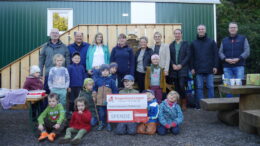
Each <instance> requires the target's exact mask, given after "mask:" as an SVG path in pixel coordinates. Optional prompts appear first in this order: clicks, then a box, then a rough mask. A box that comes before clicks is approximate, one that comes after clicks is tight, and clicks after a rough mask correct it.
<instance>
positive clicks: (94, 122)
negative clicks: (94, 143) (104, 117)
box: [90, 117, 98, 127]
mask: <svg viewBox="0 0 260 146" xmlns="http://www.w3.org/2000/svg"><path fill="white" fill-rule="evenodd" d="M97 123H98V120H97V118H96V117H92V118H91V121H90V124H91V126H93V127H94V126H96V125H97Z"/></svg>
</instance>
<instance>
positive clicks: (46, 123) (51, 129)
mask: <svg viewBox="0 0 260 146" xmlns="http://www.w3.org/2000/svg"><path fill="white" fill-rule="evenodd" d="M55 124H57V123H56V122H52V121H50V120H49V118H48V117H46V118H45V119H44V125H43V127H44V128H45V130H46V131H47V132H48V133H51V132H53V133H55V134H56V135H60V134H61V133H62V131H63V130H64V128H65V126H66V120H63V122H62V123H61V124H60V128H59V129H55V128H54V127H53V126H54V125H55Z"/></svg>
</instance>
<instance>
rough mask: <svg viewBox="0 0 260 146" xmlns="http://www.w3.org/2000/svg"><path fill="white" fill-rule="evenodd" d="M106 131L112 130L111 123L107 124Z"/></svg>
mask: <svg viewBox="0 0 260 146" xmlns="http://www.w3.org/2000/svg"><path fill="white" fill-rule="evenodd" d="M107 131H112V127H111V124H109V123H108V124H107Z"/></svg>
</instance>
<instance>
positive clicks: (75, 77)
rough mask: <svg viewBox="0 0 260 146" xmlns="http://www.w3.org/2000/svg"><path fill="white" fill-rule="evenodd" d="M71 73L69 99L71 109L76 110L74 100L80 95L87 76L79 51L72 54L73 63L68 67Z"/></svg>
mask: <svg viewBox="0 0 260 146" xmlns="http://www.w3.org/2000/svg"><path fill="white" fill-rule="evenodd" d="M68 72H69V75H70V86H69V88H68V91H69V92H70V99H69V111H70V112H72V111H74V109H73V108H74V100H75V99H76V98H77V97H78V96H79V92H80V90H81V89H82V86H83V81H84V79H85V78H86V76H87V75H86V72H85V69H84V67H83V65H82V64H80V54H79V53H78V52H75V53H73V55H72V64H71V65H69V67H68Z"/></svg>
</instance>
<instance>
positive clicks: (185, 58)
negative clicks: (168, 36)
mask: <svg viewBox="0 0 260 146" xmlns="http://www.w3.org/2000/svg"><path fill="white" fill-rule="evenodd" d="M175 43H176V42H175V41H173V42H172V43H171V44H170V56H171V59H170V69H169V71H170V72H169V76H170V77H173V78H176V77H187V76H188V71H189V61H190V56H191V53H190V47H189V44H188V42H187V41H182V42H181V47H180V51H179V56H178V64H180V65H181V66H182V69H181V70H179V71H176V70H173V67H172V65H173V64H175V65H178V64H176V49H175Z"/></svg>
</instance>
